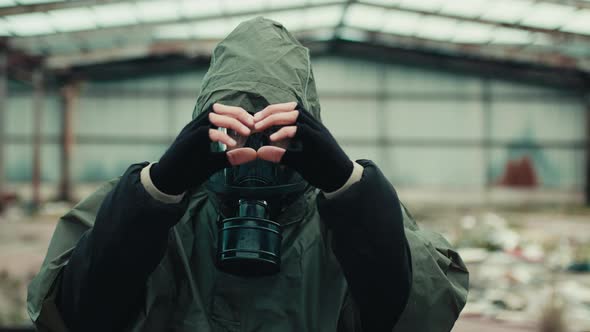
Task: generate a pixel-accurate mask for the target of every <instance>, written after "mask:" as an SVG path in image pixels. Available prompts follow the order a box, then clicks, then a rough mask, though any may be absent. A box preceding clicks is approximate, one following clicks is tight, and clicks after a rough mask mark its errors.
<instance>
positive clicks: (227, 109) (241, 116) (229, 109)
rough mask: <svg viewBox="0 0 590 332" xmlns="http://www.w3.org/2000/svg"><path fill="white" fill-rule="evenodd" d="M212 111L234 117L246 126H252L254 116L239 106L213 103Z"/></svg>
mask: <svg viewBox="0 0 590 332" xmlns="http://www.w3.org/2000/svg"><path fill="white" fill-rule="evenodd" d="M213 111H214V112H215V113H217V114H221V115H227V116H230V117H232V118H234V119H238V120H240V122H242V123H243V124H245V125H246V126H248V127H253V126H254V116H253V115H252V114H250V113H248V112H247V111H246V110H245V109H243V108H241V107H237V106H227V105H223V104H219V103H215V104H213Z"/></svg>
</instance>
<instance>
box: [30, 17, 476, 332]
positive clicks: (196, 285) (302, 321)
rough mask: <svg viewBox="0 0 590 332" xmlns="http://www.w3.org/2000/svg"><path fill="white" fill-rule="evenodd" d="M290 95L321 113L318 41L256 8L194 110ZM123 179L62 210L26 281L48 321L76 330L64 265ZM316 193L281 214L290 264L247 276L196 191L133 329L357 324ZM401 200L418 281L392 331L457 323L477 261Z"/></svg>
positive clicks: (208, 202)
mask: <svg viewBox="0 0 590 332" xmlns="http://www.w3.org/2000/svg"><path fill="white" fill-rule="evenodd" d="M293 100H296V101H297V102H298V103H299V104H300V105H302V107H304V108H305V109H306V110H308V111H309V112H311V113H312V114H313V115H314V116H316V117H317V118H318V119H319V114H320V104H319V98H318V96H317V93H316V90H315V83H314V79H313V73H312V71H311V64H310V60H309V50H307V49H306V48H305V47H303V46H301V44H299V42H297V41H296V39H295V38H294V37H293V36H292V35H291V34H290V33H289V32H288V31H287V30H286V29H285V28H284V27H283V26H282V25H281V24H279V23H276V22H274V21H270V20H266V19H263V18H256V19H253V20H250V21H247V22H244V23H242V24H240V25H239V26H238V27H237V28H236V29H235V30H234V31H233V32H232V33H231V34H230V35H229V36H228V37H227V38H226V39H225V40H224V41H222V42H221V43H220V44H219V45H218V46H217V48H216V49H215V50H214V52H213V56H212V60H211V66H210V70H209V72H208V73H207V75H206V77H205V79H204V81H203V85H202V88H201V93H200V95H199V97H198V100H197V105H196V107H195V110H194V113H195V114H198V113H200V112H203V111H205V110H207V109H208V108H210V106H211V105H212V104H213V103H214V102H223V103H225V104H228V105H236V106H242V107H244V108H246V109H247V110H250V111H252V110H255V109H259V108H260V107H261V106H264V105H268V104H273V103H281V102H290V101H293ZM125 181H130V180H129V179H128V178H126V177H125V176H124V177H122V178H120V179H115V180H112V181H110V182H108V183H106V184H105V185H103V186H102V187H100V188H99V189H98V190H97V191H96V192H95V193H94V194H92V195H90V196H89V197H88V198H86V199H85V200H83V201H82V202H80V203H79V204H77V205H76V206H75V207H74V208H73V209H72V210H71V211H69V212H68V213H67V214H65V215H64V216H63V217H62V218H60V220H59V222H58V224H57V226H56V229H55V232H54V234H53V237H52V239H51V242H50V245H49V248H48V251H47V255H46V258H45V260H44V262H43V264H42V266H41V270H40V272H39V273H38V274H37V276H36V277H35V278H34V279H33V280H32V282H31V283H30V285H29V289H28V298H27V311H28V313H29V315H30V317H31V319H32V321H33V322H34V323H35V324H36V326H37V328H38V329H39V331H52V332H62V331H67V329H66V327H65V325H64V322H63V321H62V319H61V317H60V313H59V310H58V308H57V306H56V293H57V287H58V285H59V281H60V276H61V273H62V271H63V270H64V267H65V266H67V264H68V261H69V259H70V257H71V255H72V252H73V250H74V248H75V247H76V244H77V243H78V241H79V240H80V239H81V238H82V236H83V234H84V233H85V232H86V231H88V230H89V229H91V228H92V227H93V225H94V223H95V221H96V217H97V212H98V211H99V209H101V208H102V209H108V208H109V206H102V207H101V205H108V204H103V201H104V200H105V197H107V195H108V193H109V192H110V191H112V190H113V188H115V187H116V186H117V184H118V183H119V182H125ZM363 181H364V180H361V183H360V184H359V185H358V186H357V188H358V187H360V186H362V182H363ZM373 181H387V180H386V179H384V178H383V179H376V180H375V179H373ZM138 190H139V189H138ZM349 190H356V189H354V188H350V189H349ZM375 194H377V195H378V194H379V193H375ZM134 195H135V196H134ZM127 197H130V201H129V202H123V205H126V206H129V207H130V208H131V207H132V206H137V205H149V204H143V203H142V202H137V201H131V199H135V200H138V199H140V200H141V199H143V200H147V199H151V198H150V197H149V196H148V195H146V194H145V193H142V194H141V195H137V194H136V193H133V192H129V193H128V196H127ZM334 199H335V200H338V198H334ZM316 200H317V194H316V193H314V192H308V193H307V194H306V195H305V196H304V197H303V198H302V199H301V200H300V201H301V202H299V204H300V205H298V206H294V207H292V208H291V210H292V211H291V212H289V213H287V214H285V216H283V217H282V218H283V220H282V224H283V225H284V240H283V247H282V249H281V250H282V260H283V262H282V265H281V273H279V274H278V275H276V276H270V277H265V278H261V279H245V278H239V277H235V276H231V275H227V274H224V273H221V272H220V271H218V270H217V269H216V268H215V263H214V261H215V252H216V245H217V244H216V240H217V231H216V219H217V216H218V211H217V210H216V207H215V204H214V203H213V202H212V199H211V198H210V195H209V194H208V193H207V192H205V191H204V190H197V191H195V192H193V193H192V194H191V195H190V199H189V203H188V205H187V208H186V211H185V212H184V215H183V216H182V218H181V219H180V220H179V221H178V223H177V224H176V225H175V226H174V227H173V228H172V229H170V231H169V233H168V245H167V250H166V253H165V255H164V257H163V259H162V261H161V262H160V264H159V265H158V266H157V267H156V268H155V270H154V271H153V272H152V273H151V274H150V276H149V278H148V280H147V283H146V285H145V294H144V295H143V303H142V305H141V308H138V310H137V315H136V316H135V317H132V319H131V323H130V325H129V328H128V331H164V330H174V331H187V332H188V331H197V330H198V331H255V330H256V331H264V330H265V329H266V330H268V331H336V330H339V331H359V329H358V326H359V324H358V321H355V319H357V318H356V317H358V312H357V311H356V309H355V304H354V301H352V300H351V297H350V295H349V290H348V285H347V282H346V279H345V278H344V276H343V273H342V269H341V268H340V264H339V262H338V260H337V259H336V257H335V255H334V252H333V250H332V248H331V243H332V242H331V240H330V238H331V237H332V234H331V231H330V230H329V229H327V228H326V227H324V222H323V221H322V220H321V219H322V216H320V214H319V213H318V207H317V204H316ZM392 204H398V203H397V202H392ZM343 208H344V207H343ZM401 210H402V214H403V224H404V230H405V237H406V239H407V242H408V247H409V256H410V260H411V269H412V282H411V289H410V291H409V297H408V300H407V303H406V306H405V309H404V310H403V313H402V314H401V316H400V317H399V319H398V320H397V324H396V325H395V328H394V329H393V330H394V331H449V330H450V329H451V328H452V326H453V324H454V322H455V320H456V319H457V317H458V315H459V313H460V311H461V309H462V308H463V306H464V304H465V302H466V299H467V287H468V272H467V270H466V268H465V265H464V264H463V262H462V260H461V258H460V257H459V255H458V254H457V253H456V252H455V251H454V250H453V249H452V248H451V246H450V245H449V243H448V242H447V241H446V240H445V239H444V238H443V237H442V236H441V235H439V234H437V233H434V232H430V231H426V230H422V229H420V228H419V227H418V226H417V225H416V223H415V222H414V221H413V220H412V218H411V217H410V215H409V213H408V212H407V211H406V209H405V208H402V209H401ZM146 222H158V221H157V220H146ZM137 231H138V232H141V229H137ZM115 300H116V299H115ZM105 310H108V308H105Z"/></svg>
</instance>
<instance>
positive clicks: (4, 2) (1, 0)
mask: <svg viewBox="0 0 590 332" xmlns="http://www.w3.org/2000/svg"><path fill="white" fill-rule="evenodd" d="M15 5H16V2H14V1H13V0H0V7H11V6H15Z"/></svg>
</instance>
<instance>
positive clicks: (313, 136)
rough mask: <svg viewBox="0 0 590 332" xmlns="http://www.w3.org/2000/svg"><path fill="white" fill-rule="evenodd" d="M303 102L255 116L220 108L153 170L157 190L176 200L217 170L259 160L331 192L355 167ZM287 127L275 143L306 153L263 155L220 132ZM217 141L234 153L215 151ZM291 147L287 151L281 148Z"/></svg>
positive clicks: (192, 127)
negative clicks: (292, 171) (295, 146)
mask: <svg viewBox="0 0 590 332" xmlns="http://www.w3.org/2000/svg"><path fill="white" fill-rule="evenodd" d="M296 107H297V103H296V102H290V103H282V104H272V105H269V106H267V107H266V108H264V109H263V110H261V111H260V112H257V113H256V114H254V115H251V114H250V113H248V112H247V111H246V110H244V109H243V108H241V107H236V106H227V105H222V104H219V103H216V104H214V105H213V110H212V111H211V112H204V113H202V114H201V115H199V116H198V117H196V118H195V119H194V120H192V121H191V122H190V123H189V124H188V125H187V126H186V127H184V129H183V130H182V131H181V132H180V134H179V135H178V136H177V137H176V139H175V141H174V142H173V143H172V145H171V146H170V147H169V148H168V150H167V151H166V152H165V153H164V155H163V156H162V157H161V158H160V161H159V162H158V163H156V164H154V165H152V167H151V168H150V177H151V178H152V181H153V182H154V185H155V186H156V187H157V188H158V189H159V190H161V191H162V192H164V193H167V194H171V195H175V194H180V193H182V192H184V191H186V190H187V189H189V188H192V187H195V186H198V185H200V184H201V183H203V182H204V181H205V180H206V179H207V178H209V176H211V175H212V174H213V173H215V172H216V171H218V170H220V169H222V168H226V167H231V166H237V165H241V164H245V163H247V162H250V161H252V160H255V159H257V158H259V159H263V160H267V161H270V162H273V163H280V164H283V165H286V166H289V167H291V168H293V169H295V170H296V171H297V172H298V173H299V174H301V176H302V177H303V178H304V179H305V180H307V182H309V183H310V184H311V185H313V186H315V187H317V188H319V189H321V190H323V191H325V192H331V191H334V190H336V189H338V188H340V187H341V186H342V185H343V184H344V183H345V182H346V181H347V179H348V178H349V177H350V174H351V173H352V169H353V164H352V161H351V160H350V159H349V158H348V156H347V155H346V153H345V152H344V151H343V150H342V148H341V147H340V146H339V145H338V143H337V142H336V140H335V139H334V137H333V136H332V135H331V134H330V132H329V131H328V129H327V128H326V127H325V126H324V125H323V124H322V123H321V122H319V121H318V120H317V119H315V118H314V117H313V116H312V115H311V114H309V113H308V112H307V111H305V110H298V109H296ZM274 126H282V128H280V129H279V130H278V131H276V132H275V133H273V134H272V135H270V137H269V139H270V141H271V142H273V143H280V142H284V141H286V140H289V139H294V140H298V141H299V142H300V143H301V148H300V149H296V150H292V149H289V147H288V144H276V145H278V146H275V145H267V146H263V147H261V148H259V149H258V151H256V150H254V149H252V148H249V147H237V142H236V140H235V139H233V138H232V137H230V136H229V135H228V134H227V133H225V132H222V131H220V130H217V129H215V128H217V127H221V128H227V129H231V130H233V131H235V132H236V133H238V134H239V135H241V136H249V135H251V134H252V133H253V132H260V131H264V130H266V129H268V128H271V127H274ZM211 142H219V143H223V144H225V145H227V146H228V148H229V149H228V151H223V152H213V151H211V149H210V144H211ZM281 146H286V148H284V147H281Z"/></svg>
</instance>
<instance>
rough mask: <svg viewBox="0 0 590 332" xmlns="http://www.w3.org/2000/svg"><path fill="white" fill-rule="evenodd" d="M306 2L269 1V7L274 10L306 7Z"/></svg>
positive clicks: (300, 0)
mask: <svg viewBox="0 0 590 332" xmlns="http://www.w3.org/2000/svg"><path fill="white" fill-rule="evenodd" d="M305 3H306V0H269V1H268V7H269V8H272V9H279V8H288V7H298V6H303V5H305Z"/></svg>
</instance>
